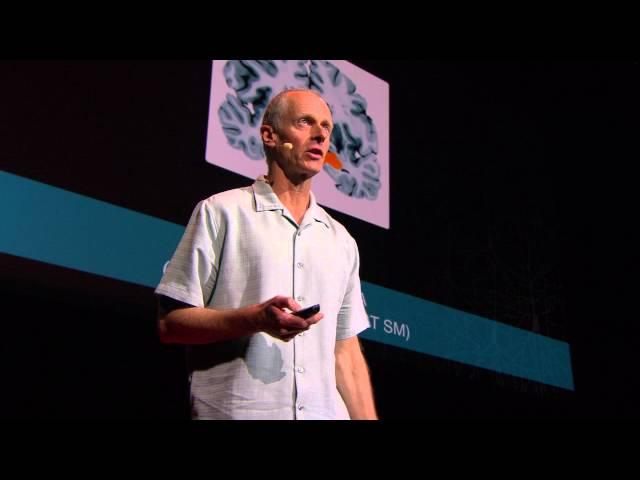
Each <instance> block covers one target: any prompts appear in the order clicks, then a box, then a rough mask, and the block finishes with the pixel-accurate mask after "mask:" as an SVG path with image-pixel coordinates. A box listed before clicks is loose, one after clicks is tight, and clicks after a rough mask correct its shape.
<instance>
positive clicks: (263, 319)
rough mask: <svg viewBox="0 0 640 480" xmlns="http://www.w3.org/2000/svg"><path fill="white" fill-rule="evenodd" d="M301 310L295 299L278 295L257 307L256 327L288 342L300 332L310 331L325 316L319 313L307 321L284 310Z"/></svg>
mask: <svg viewBox="0 0 640 480" xmlns="http://www.w3.org/2000/svg"><path fill="white" fill-rule="evenodd" d="M301 308H302V307H301V306H300V304H299V303H298V302H296V301H295V300H294V299H293V298H290V297H284V296H282V295H278V296H276V297H273V298H272V299H271V300H267V301H266V302H264V303H261V304H259V305H257V308H256V312H255V317H254V320H255V325H256V327H257V328H258V329H259V330H260V331H263V332H265V333H268V334H269V335H271V336H272V337H275V338H278V339H280V340H282V341H284V342H288V341H289V340H291V339H292V338H294V337H295V336H296V335H298V334H299V333H300V332H304V331H305V330H309V327H310V326H311V325H313V324H314V323H318V322H319V321H320V320H322V318H323V317H324V314H322V313H321V312H319V313H316V314H315V315H313V316H312V317H309V318H307V319H306V320H305V319H302V318H300V317H296V316H295V315H292V314H291V313H288V312H287V311H285V310H284V309H287V310H289V311H297V310H300V309H301Z"/></svg>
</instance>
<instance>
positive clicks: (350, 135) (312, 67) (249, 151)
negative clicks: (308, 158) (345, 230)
mask: <svg viewBox="0 0 640 480" xmlns="http://www.w3.org/2000/svg"><path fill="white" fill-rule="evenodd" d="M223 75H224V80H225V82H226V85H227V86H228V88H229V89H230V91H229V93H226V95H225V98H224V101H222V102H221V103H220V104H219V106H218V109H217V115H218V119H219V122H220V128H221V129H222V131H223V133H224V137H225V138H226V141H227V142H228V144H229V145H230V146H231V147H232V148H234V149H237V150H241V151H242V152H243V153H244V156H245V157H246V159H247V160H256V161H257V160H264V158H265V156H264V151H263V148H262V142H261V140H260V130H259V129H260V124H261V122H262V116H263V115H264V110H265V108H266V107H267V104H268V103H269V101H270V100H271V98H272V97H273V96H274V95H275V94H276V93H278V92H280V91H282V90H284V89H286V88H309V89H311V90H314V91H317V92H318V93H319V94H320V95H322V97H323V98H324V100H325V101H326V102H327V104H328V105H329V108H330V109H331V112H332V114H333V121H334V130H333V133H332V135H331V146H330V149H329V153H328V154H327V157H326V159H325V164H324V167H323V168H324V171H325V172H326V173H327V174H328V175H329V177H331V179H332V181H333V184H334V185H335V188H336V189H337V190H338V191H339V192H341V193H342V194H344V195H347V196H349V197H352V198H357V199H363V200H376V199H377V198H378V193H379V191H380V187H381V180H380V178H381V167H380V164H379V162H378V152H379V149H378V135H377V132H376V125H375V122H374V121H373V119H372V118H371V116H370V115H368V114H367V100H366V99H365V98H364V97H363V96H362V95H361V94H360V93H359V92H358V88H357V87H356V84H355V83H354V82H353V81H352V80H351V79H350V78H349V77H348V76H347V75H345V74H344V73H343V72H341V71H340V69H339V68H338V67H336V66H335V65H334V64H332V63H331V62H328V61H321V60H229V61H227V62H226V63H225V64H224V68H223ZM212 113H213V112H212Z"/></svg>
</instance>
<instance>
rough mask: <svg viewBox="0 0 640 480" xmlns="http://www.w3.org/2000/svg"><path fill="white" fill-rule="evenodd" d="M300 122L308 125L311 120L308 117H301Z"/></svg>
mask: <svg viewBox="0 0 640 480" xmlns="http://www.w3.org/2000/svg"><path fill="white" fill-rule="evenodd" d="M298 123H300V124H302V125H308V124H309V120H307V119H306V118H301V119H300V120H298Z"/></svg>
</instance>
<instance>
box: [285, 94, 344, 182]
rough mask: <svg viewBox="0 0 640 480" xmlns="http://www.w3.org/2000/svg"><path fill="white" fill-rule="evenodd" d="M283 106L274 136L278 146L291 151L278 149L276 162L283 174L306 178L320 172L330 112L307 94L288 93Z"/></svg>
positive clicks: (320, 100) (319, 99) (324, 105)
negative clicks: (286, 145)
mask: <svg viewBox="0 0 640 480" xmlns="http://www.w3.org/2000/svg"><path fill="white" fill-rule="evenodd" d="M287 107H288V108H287V110H286V112H285V114H284V117H283V118H282V119H281V122H280V124H281V128H280V131H279V132H277V133H275V134H274V137H275V139H276V143H277V144H278V145H282V144H283V143H285V142H289V143H291V144H292V145H293V148H292V149H291V150H288V149H284V148H280V149H279V150H280V154H281V155H279V157H280V161H281V162H282V163H280V162H279V163H280V165H281V167H282V168H283V170H285V171H289V172H291V173H294V174H297V175H301V176H302V177H304V178H310V177H312V176H314V175H315V174H317V173H318V172H320V170H321V169H322V165H323V164H324V159H325V155H326V154H327V152H328V151H329V145H330V138H331V130H332V129H333V120H332V117H331V111H330V110H329V107H327V104H326V103H325V102H324V101H323V100H322V99H321V98H320V97H318V96H317V95H314V94H313V93H308V92H291V93H290V94H289V95H288V96H287Z"/></svg>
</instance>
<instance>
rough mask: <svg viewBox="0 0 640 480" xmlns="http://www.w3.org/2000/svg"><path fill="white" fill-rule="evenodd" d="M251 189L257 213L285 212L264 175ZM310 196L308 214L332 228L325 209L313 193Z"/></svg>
mask: <svg viewBox="0 0 640 480" xmlns="http://www.w3.org/2000/svg"><path fill="white" fill-rule="evenodd" d="M251 187H252V188H253V197H254V199H255V202H256V211H258V212H264V211H269V210H282V211H284V205H282V203H281V202H280V199H279V198H278V196H277V195H276V194H275V193H274V192H273V189H272V188H271V185H269V184H268V183H267V179H266V177H265V176H264V175H260V176H259V177H258V178H257V179H256V181H255V182H254V183H253V185H252V186H251ZM309 194H310V197H311V201H310V204H309V209H308V210H307V213H308V214H310V215H311V217H312V218H313V219H314V220H316V221H318V222H321V223H323V224H324V225H325V226H326V227H327V228H331V226H330V224H329V216H328V215H327V213H326V212H325V211H324V209H322V208H321V207H320V205H318V202H316V197H315V195H314V194H313V192H309Z"/></svg>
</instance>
